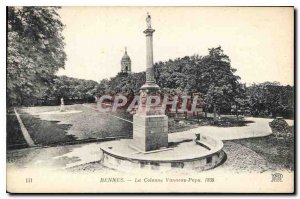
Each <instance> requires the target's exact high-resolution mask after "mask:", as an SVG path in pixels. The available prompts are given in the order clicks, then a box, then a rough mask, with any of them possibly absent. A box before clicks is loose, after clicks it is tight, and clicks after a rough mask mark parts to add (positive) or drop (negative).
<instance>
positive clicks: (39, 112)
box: [20, 104, 132, 146]
mask: <svg viewBox="0 0 300 199" xmlns="http://www.w3.org/2000/svg"><path fill="white" fill-rule="evenodd" d="M65 108H66V110H79V111H81V112H79V113H71V114H43V113H46V112H49V111H57V110H59V106H52V107H29V108H24V109H20V113H21V118H22V120H23V123H24V125H25V126H26V128H27V130H28V132H29V134H30V135H31V138H32V139H33V141H34V142H35V143H36V144H38V145H43V146H45V145H46V146H53V145H64V144H72V143H81V142H80V141H82V142H86V141H93V140H97V139H104V138H111V137H120V136H121V137H130V136H132V124H131V123H129V122H126V121H123V120H120V119H117V118H115V117H112V116H110V115H109V114H100V113H98V112H96V111H95V110H93V109H89V108H87V107H84V106H83V105H81V104H76V105H68V106H65ZM117 114H118V116H119V117H122V118H126V119H128V120H132V117H131V116H130V115H129V114H126V113H117Z"/></svg>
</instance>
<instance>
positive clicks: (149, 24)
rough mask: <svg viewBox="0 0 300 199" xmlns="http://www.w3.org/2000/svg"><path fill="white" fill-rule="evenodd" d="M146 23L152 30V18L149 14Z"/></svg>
mask: <svg viewBox="0 0 300 199" xmlns="http://www.w3.org/2000/svg"><path fill="white" fill-rule="evenodd" d="M146 22H147V27H148V29H151V16H150V14H149V12H147V18H146Z"/></svg>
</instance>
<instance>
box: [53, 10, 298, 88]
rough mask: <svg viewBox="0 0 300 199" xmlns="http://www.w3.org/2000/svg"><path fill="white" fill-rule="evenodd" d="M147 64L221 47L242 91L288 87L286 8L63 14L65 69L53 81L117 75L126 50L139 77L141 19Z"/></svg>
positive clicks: (290, 38)
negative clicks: (266, 85) (255, 86)
mask: <svg viewBox="0 0 300 199" xmlns="http://www.w3.org/2000/svg"><path fill="white" fill-rule="evenodd" d="M147 12H149V13H150V14H151V18H152V27H153V28H154V29H155V30H156V31H155V32H154V35H153V51H154V62H158V61H167V60H169V59H175V58H178V57H184V56H191V55H194V54H198V55H207V54H208V48H212V47H217V46H219V45H221V46H222V48H223V50H224V53H225V54H227V55H228V56H229V57H230V59H231V65H232V67H233V68H235V69H237V72H236V74H237V75H239V76H240V77H241V82H243V83H247V84H250V83H261V82H265V81H278V82H280V83H281V84H283V85H287V84H289V85H294V80H293V77H294V21H293V20H294V18H293V17H294V10H293V8H288V7H277V8H275V7H270V8H267V7H244V8H240V7H62V8H61V9H60V10H59V14H60V16H61V20H62V22H63V23H64V24H65V26H66V27H65V29H64V31H63V35H64V37H65V43H66V46H65V51H66V54H67V61H66V65H65V69H61V70H60V71H58V73H57V74H58V75H67V76H70V77H76V78H81V79H91V80H95V81H100V80H101V79H104V78H110V77H113V76H115V75H116V74H117V73H118V72H120V70H121V65H120V61H121V58H122V56H123V54H124V48H125V46H126V47H127V51H128V55H129V56H130V58H131V62H132V65H131V68H132V72H141V71H145V69H146V39H145V35H144V33H143V31H144V30H145V29H146V21H145V18H146V13H147Z"/></svg>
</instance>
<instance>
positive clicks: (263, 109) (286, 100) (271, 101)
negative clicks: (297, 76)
mask: <svg viewBox="0 0 300 199" xmlns="http://www.w3.org/2000/svg"><path fill="white" fill-rule="evenodd" d="M246 96H247V106H248V107H249V108H250V111H251V114H252V115H254V116H272V117H277V116H281V117H288V118H293V114H294V87H292V86H281V85H280V84H279V83H278V82H264V83H261V84H252V85H251V86H249V87H247V89H246Z"/></svg>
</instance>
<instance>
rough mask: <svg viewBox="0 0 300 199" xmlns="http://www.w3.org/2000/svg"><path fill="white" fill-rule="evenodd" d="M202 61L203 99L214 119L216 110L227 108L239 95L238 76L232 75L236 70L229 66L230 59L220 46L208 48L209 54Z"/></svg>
mask: <svg viewBox="0 0 300 199" xmlns="http://www.w3.org/2000/svg"><path fill="white" fill-rule="evenodd" d="M203 62H204V66H205V67H204V70H203V72H202V75H201V79H202V81H201V82H202V83H203V84H204V85H205V87H204V91H203V92H204V93H205V99H204V100H205V103H206V104H207V105H208V106H210V107H211V108H212V109H213V112H214V119H215V120H216V113H217V110H219V111H220V109H221V108H229V107H230V106H231V103H232V102H235V101H236V98H237V97H238V96H239V94H240V83H239V79H240V78H239V77H238V76H236V75H234V72H235V71H236V70H235V69H233V68H232V67H231V64H230V59H229V57H228V56H227V55H226V54H224V51H223V50H222V48H221V46H219V47H217V48H211V49H209V55H208V56H205V57H204V58H203ZM205 88H207V90H206V89H205ZM205 90H206V91H205Z"/></svg>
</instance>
